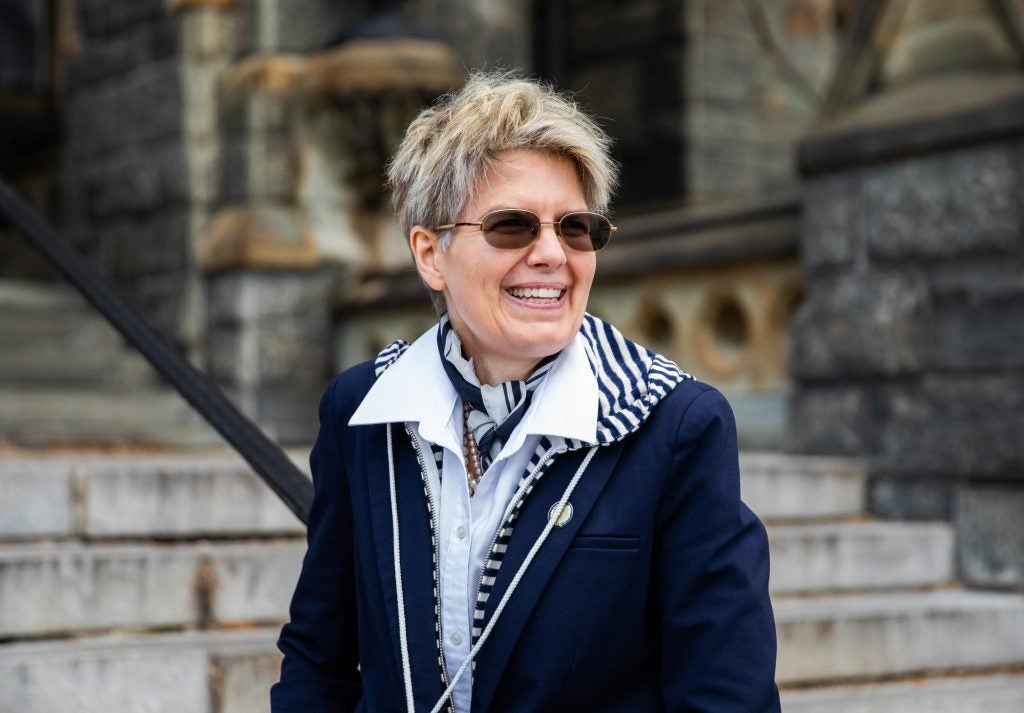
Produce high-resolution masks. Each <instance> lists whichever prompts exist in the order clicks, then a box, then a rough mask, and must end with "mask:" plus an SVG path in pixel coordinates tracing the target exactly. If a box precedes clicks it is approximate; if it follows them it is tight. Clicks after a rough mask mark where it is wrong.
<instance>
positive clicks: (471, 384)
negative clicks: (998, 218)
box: [437, 313, 558, 470]
mask: <svg viewBox="0 0 1024 713" xmlns="http://www.w3.org/2000/svg"><path fill="white" fill-rule="evenodd" d="M437 349H438V351H439V352H440V354H441V363H442V364H443V365H444V370H445V373H447V374H448V378H449V379H450V380H451V382H452V386H454V387H455V391H457V392H458V394H459V397H460V398H461V399H462V401H463V403H467V404H469V405H470V406H471V407H472V411H470V413H469V419H468V421H469V429H470V431H471V432H472V434H473V437H474V438H475V439H476V443H477V445H478V446H479V447H480V459H481V461H482V463H483V467H484V470H487V468H488V467H490V465H491V463H492V462H493V461H494V459H495V458H497V457H498V454H499V453H501V449H502V447H503V446H504V445H505V441H507V440H508V437H509V436H511V435H512V431H514V430H515V429H516V426H518V425H519V422H520V421H522V420H523V416H525V415H526V410H527V409H528V408H530V400H531V398H532V396H533V392H534V390H536V388H537V386H538V385H540V383H541V382H542V381H543V380H544V376H545V375H547V373H548V371H549V370H550V369H551V365H552V363H553V362H554V361H555V357H557V356H558V355H557V354H554V355H551V356H548V357H545V358H544V359H542V360H541V362H540V363H539V364H538V365H537V366H536V368H535V369H534V370H533V371H532V372H531V373H530V375H529V376H527V377H526V379H523V380H518V379H513V380H512V381H506V382H504V383H502V384H498V385H497V386H491V385H489V384H481V383H480V380H479V379H478V378H477V375H476V370H475V369H474V367H473V362H472V361H471V360H468V359H466V357H465V356H464V355H463V353H462V342H461V340H460V339H459V335H458V334H456V333H455V330H454V329H453V328H452V323H451V320H450V319H449V318H448V315H447V313H446V314H443V315H441V321H440V327H439V329H438V330H437Z"/></svg>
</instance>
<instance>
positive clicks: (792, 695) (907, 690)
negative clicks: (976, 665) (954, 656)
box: [782, 674, 1024, 713]
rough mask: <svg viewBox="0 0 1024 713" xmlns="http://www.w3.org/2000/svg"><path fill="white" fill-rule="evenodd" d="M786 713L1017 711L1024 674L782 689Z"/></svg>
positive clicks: (1023, 702) (1022, 701) (1023, 700)
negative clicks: (811, 688)
mask: <svg viewBox="0 0 1024 713" xmlns="http://www.w3.org/2000/svg"><path fill="white" fill-rule="evenodd" d="M782 708H783V710H784V711H786V713H822V712H823V711H828V713H895V712H898V713H1019V711H1024V676H1021V675H1000V674H996V675H980V676H956V677H949V678H941V677H936V678H930V679H913V680H911V681H905V682H899V683H872V684H868V685H863V684H862V685H859V686H834V687H830V688H820V689H813V690H806V691H805V690H783V691H782Z"/></svg>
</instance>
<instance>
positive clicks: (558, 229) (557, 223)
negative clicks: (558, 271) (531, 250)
mask: <svg viewBox="0 0 1024 713" xmlns="http://www.w3.org/2000/svg"><path fill="white" fill-rule="evenodd" d="M495 213H525V214H526V215H532V216H533V217H534V218H536V219H537V230H536V231H531V233H533V239H532V240H530V242H528V243H526V244H524V245H522V246H520V247H518V248H514V247H513V248H503V247H499V246H496V245H494V244H493V243H491V241H489V240H487V231H485V230H484V223H486V222H487V218H488V217H489V216H492V215H494V214H495ZM571 215H594V216H597V217H598V218H602V219H603V220H606V221H607V222H608V228H609V230H608V239H607V240H606V241H605V243H604V245H602V246H601V247H599V248H592V249H590V250H580V249H579V248H576V247H573V246H572V245H570V244H569V241H568V240H566V239H565V238H563V237H562V221H563V220H565V219H566V218H568V217H569V216H571ZM545 225H550V226H551V227H552V228H553V229H554V231H555V235H557V236H558V238H559V240H561V241H562V243H564V244H565V246H566V247H567V248H569V249H570V250H575V251H577V252H587V253H590V252H597V251H598V250H603V249H604V248H606V247H608V243H610V242H611V241H612V236H613V235H615V231H616V230H618V228H617V227H616V226H615V225H614V224H613V223H612V221H611V219H610V218H609V217H608V216H606V215H604V214H602V213H595V212H594V211H591V210H573V211H569V212H568V213H566V214H565V215H563V216H562V217H561V218H559V219H558V220H541V219H540V216H539V215H537V214H536V213H534V212H533V211H532V210H526V209H525V208H497V209H495V210H489V211H487V212H486V213H484V214H483V215H482V216H480V220H478V221H475V222H470V223H447V224H445V225H439V226H437V228H435V230H449V229H452V228H458V227H462V226H465V227H471V228H478V229H479V230H480V233H481V235H483V238H484V240H487V244H488V245H491V246H492V247H496V248H498V249H499V250H522V249H523V248H527V247H529V246H530V245H533V244H534V243H535V242H536V241H537V238H539V237H540V230H541V228H542V227H543V226H545ZM591 244H593V243H591Z"/></svg>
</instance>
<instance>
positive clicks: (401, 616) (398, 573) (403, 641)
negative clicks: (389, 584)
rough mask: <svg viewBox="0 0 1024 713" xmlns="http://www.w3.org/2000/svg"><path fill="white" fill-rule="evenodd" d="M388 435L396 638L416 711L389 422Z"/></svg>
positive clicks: (408, 699)
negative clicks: (396, 597) (396, 601)
mask: <svg viewBox="0 0 1024 713" xmlns="http://www.w3.org/2000/svg"><path fill="white" fill-rule="evenodd" d="M387 436H388V485H389V487H390V489H391V539H392V542H393V547H394V560H395V589H396V590H397V593H398V639H399V646H400V647H401V649H402V680H403V682H404V683H405V709H406V710H407V711H408V713H416V709H415V702H414V701H413V697H412V667H411V666H410V664H409V643H408V640H407V638H406V633H405V593H404V592H403V591H402V550H401V547H400V546H399V542H398V495H397V493H396V492H395V451H394V448H393V444H392V442H391V424H390V423H389V424H387Z"/></svg>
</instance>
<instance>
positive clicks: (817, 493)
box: [740, 452, 867, 522]
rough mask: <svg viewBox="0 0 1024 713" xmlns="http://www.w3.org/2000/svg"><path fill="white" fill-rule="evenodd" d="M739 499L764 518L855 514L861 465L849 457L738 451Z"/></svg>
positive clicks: (862, 496) (862, 488)
mask: <svg viewBox="0 0 1024 713" xmlns="http://www.w3.org/2000/svg"><path fill="white" fill-rule="evenodd" d="M740 476H741V477H740V480H741V482H740V489H741V492H742V496H743V501H744V502H745V503H747V505H749V506H750V509H751V510H753V511H754V512H756V513H757V514H758V516H759V517H760V518H761V519H762V520H764V521H766V522H767V521H773V520H799V521H805V520H808V519H820V518H838V517H854V516H860V515H862V513H863V512H864V505H865V503H866V501H867V475H866V473H865V471H864V466H863V465H862V464H860V463H858V462H856V461H853V460H851V459H849V458H827V457H820V456H790V455H785V454H782V453H764V452H744V453H740Z"/></svg>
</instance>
